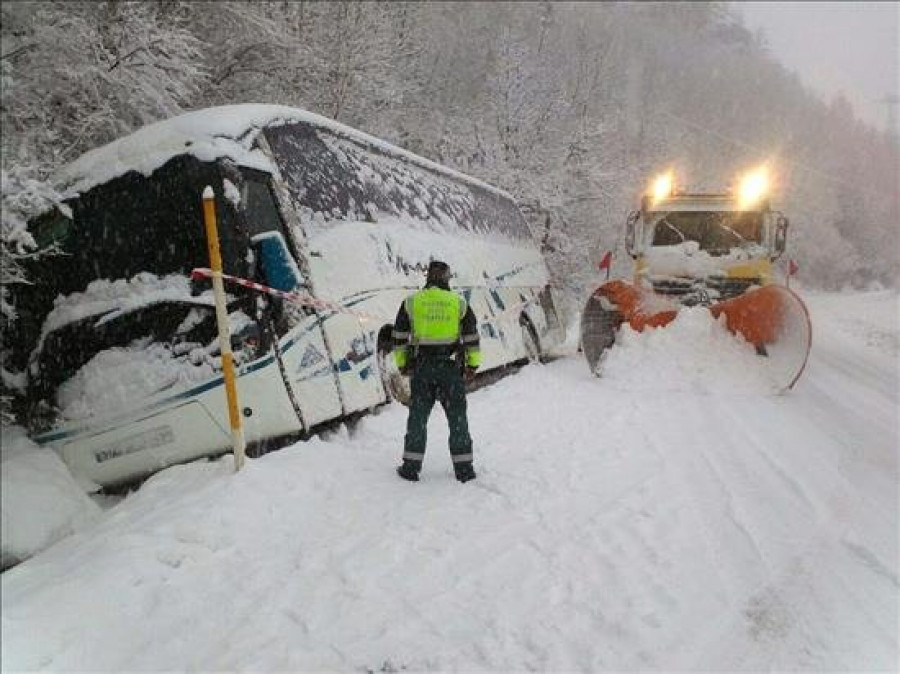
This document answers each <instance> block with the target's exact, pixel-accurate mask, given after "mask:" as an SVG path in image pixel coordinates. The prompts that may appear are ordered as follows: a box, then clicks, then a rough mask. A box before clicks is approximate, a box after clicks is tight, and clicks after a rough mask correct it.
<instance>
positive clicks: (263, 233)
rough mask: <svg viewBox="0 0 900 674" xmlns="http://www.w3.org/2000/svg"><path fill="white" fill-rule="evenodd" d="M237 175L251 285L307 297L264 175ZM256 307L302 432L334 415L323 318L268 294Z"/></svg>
mask: <svg viewBox="0 0 900 674" xmlns="http://www.w3.org/2000/svg"><path fill="white" fill-rule="evenodd" d="M242 173H243V175H244V182H243V185H242V189H241V203H242V205H243V210H244V214H245V217H246V222H247V226H248V228H249V234H250V238H251V241H252V243H253V250H254V255H255V257H256V270H257V274H256V276H257V278H256V279H255V280H258V281H259V282H261V283H264V284H265V285H268V286H270V287H272V288H275V289H276V290H283V291H287V292H297V293H298V294H302V295H311V290H310V287H309V283H308V281H307V279H306V278H304V275H303V273H302V272H301V270H300V267H299V265H298V263H297V258H296V255H295V253H294V251H293V250H292V246H290V245H289V243H288V239H287V237H286V235H285V228H284V222H283V219H282V217H281V214H280V212H279V210H278V206H277V203H276V201H275V198H274V195H273V194H272V190H271V187H270V184H269V180H270V178H269V176H268V174H265V173H258V172H256V171H251V170H249V169H243V170H242ZM258 305H259V306H260V311H259V312H258V314H257V316H258V320H259V321H260V322H261V323H262V325H260V329H261V332H262V333H263V334H266V335H267V336H268V338H269V339H271V340H272V341H273V342H274V343H273V344H272V345H271V353H272V355H273V356H275V359H276V360H278V359H280V361H281V362H280V363H278V362H274V363H272V366H271V367H273V368H275V369H274V370H273V371H274V372H276V373H277V374H276V376H277V377H278V379H280V380H281V382H280V384H281V386H280V388H281V389H282V390H281V392H280V394H284V395H289V396H293V398H294V401H292V402H296V403H297V406H298V407H299V408H300V410H301V411H302V415H303V421H304V424H305V426H306V427H307V428H308V427H309V426H312V425H314V424H317V423H319V422H322V421H326V420H328V419H333V418H335V417H338V416H340V415H341V413H342V411H343V410H342V405H341V397H340V394H339V391H338V384H337V377H336V376H335V375H334V372H333V368H332V366H331V359H330V358H329V349H328V345H327V344H326V342H325V335H324V331H323V328H322V324H323V317H322V316H320V315H318V314H317V313H316V312H315V310H314V309H313V308H312V307H309V306H303V305H301V304H296V303H292V302H289V301H287V300H284V299H281V298H277V297H272V296H269V295H262V294H261V295H260V296H259V298H258ZM276 347H277V351H276ZM282 370H283V371H282ZM285 380H287V381H286V382H285ZM288 387H290V390H288Z"/></svg>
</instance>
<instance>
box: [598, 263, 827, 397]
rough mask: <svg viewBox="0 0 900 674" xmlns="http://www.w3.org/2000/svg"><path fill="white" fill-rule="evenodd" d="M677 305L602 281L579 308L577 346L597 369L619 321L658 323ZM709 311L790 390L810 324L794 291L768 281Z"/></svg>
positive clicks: (779, 384) (640, 327)
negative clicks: (722, 318)
mask: <svg viewBox="0 0 900 674" xmlns="http://www.w3.org/2000/svg"><path fill="white" fill-rule="evenodd" d="M679 308H680V307H679V305H678V304H677V303H676V302H674V301H673V300H671V299H668V298H666V297H663V296H660V295H657V294H656V293H653V292H652V291H649V290H643V289H641V288H637V287H635V286H633V285H631V284H630V283H627V282H625V281H620V280H615V281H608V282H607V283H604V284H603V285H602V286H600V287H599V288H597V290H595V291H594V293H593V294H592V295H591V297H590V299H589V300H588V303H587V305H586V306H585V308H584V312H583V313H582V321H581V346H582V350H583V351H584V355H585V358H586V359H587V361H588V365H589V366H590V368H591V370H592V371H593V372H595V373H597V372H598V370H599V365H600V358H601V356H602V355H603V353H604V352H605V351H606V350H607V349H608V348H610V347H611V346H612V345H613V343H614V342H615V335H616V332H617V331H618V329H619V327H620V326H621V325H622V324H623V323H628V324H629V326H630V327H631V328H632V329H634V330H636V331H637V332H642V331H643V330H644V329H645V328H659V327H664V326H666V325H668V324H669V323H671V322H672V321H673V320H674V319H675V317H676V316H677V315H678V310H679ZM709 310H710V312H711V313H712V315H713V316H714V317H715V318H717V319H719V318H720V317H724V323H725V326H726V327H727V328H728V330H729V331H730V332H732V333H734V334H735V335H740V336H741V338H743V339H744V340H745V341H747V342H748V343H749V344H752V345H753V346H754V347H755V349H756V352H757V353H758V354H759V355H760V356H761V358H762V359H764V361H763V364H762V366H763V367H764V368H765V369H766V370H767V372H768V374H769V377H770V379H771V380H772V382H773V384H774V386H775V387H776V388H778V389H779V390H787V389H790V388H791V387H792V386H793V385H794V384H795V383H796V381H797V379H799V378H800V375H801V374H802V372H803V369H804V367H805V366H806V360H807V357H808V356H809V349H810V346H811V344H812V327H811V325H810V320H809V314H808V312H807V310H806V306H805V305H804V304H803V301H802V300H801V299H800V298H799V297H798V296H797V294H796V293H794V292H793V291H791V290H790V289H788V288H786V287H784V286H776V285H770V286H765V287H763V288H758V289H756V290H752V291H750V292H748V293H745V294H743V295H740V296H738V297H735V298H733V299H730V300H726V301H724V302H720V303H718V304H714V305H712V306H711V307H709Z"/></svg>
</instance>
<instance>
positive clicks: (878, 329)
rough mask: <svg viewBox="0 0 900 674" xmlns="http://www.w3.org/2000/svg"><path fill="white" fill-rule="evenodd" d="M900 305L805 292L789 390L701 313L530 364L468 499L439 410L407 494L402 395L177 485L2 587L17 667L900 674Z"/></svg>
mask: <svg viewBox="0 0 900 674" xmlns="http://www.w3.org/2000/svg"><path fill="white" fill-rule="evenodd" d="M897 298H898V295H897V293H896V292H882V293H867V294H862V295H814V296H811V297H807V299H808V300H809V304H810V311H811V315H812V321H813V326H814V346H813V352H812V355H811V357H810V361H809V364H808V366H807V371H806V373H805V375H804V377H803V378H802V379H801V380H800V382H799V384H798V385H797V387H796V388H795V390H794V391H792V392H790V393H789V394H787V395H782V396H776V395H772V394H770V393H768V392H767V390H766V389H765V386H764V385H763V383H762V382H760V381H759V378H758V377H757V376H756V374H755V373H754V372H752V371H748V370H747V368H748V367H752V359H751V360H750V361H748V360H746V359H745V358H744V354H735V355H733V354H731V353H729V352H728V350H727V349H720V350H718V351H711V350H710V349H711V347H710V344H711V342H714V341H716V340H719V339H720V338H721V335H720V334H719V333H718V332H717V331H716V328H718V326H716V325H715V324H713V323H711V322H704V321H703V320H701V319H700V318H698V316H697V315H693V316H692V315H690V314H688V315H687V316H686V318H685V320H682V319H681V318H679V321H676V323H675V324H673V326H672V327H671V328H670V329H668V331H665V333H663V332H662V331H661V332H660V334H656V335H654V334H648V335H644V336H641V337H640V338H634V339H632V340H628V339H623V340H622V344H621V345H620V346H619V347H618V351H617V352H616V351H614V352H613V353H612V354H611V356H610V361H609V363H608V367H607V369H606V372H605V376H604V378H602V379H596V378H594V377H592V376H591V375H589V374H588V372H587V367H586V365H585V364H584V363H583V361H582V360H581V359H580V357H578V356H576V355H570V356H568V357H564V358H561V359H559V360H556V361H554V362H552V363H550V364H547V365H543V366H529V367H527V368H525V369H524V370H522V371H521V372H520V373H518V374H516V375H514V376H511V377H508V378H506V379H504V380H502V381H500V382H499V383H497V384H495V385H493V386H490V387H488V388H484V389H482V390H480V391H477V392H475V393H474V394H472V396H471V397H470V418H471V426H472V434H473V437H474V438H475V440H476V468H477V469H478V471H479V478H478V480H476V481H475V482H473V483H469V484H466V485H460V484H458V483H456V482H455V481H454V480H453V478H452V471H451V468H450V461H449V456H448V454H447V451H446V449H445V434H446V424H445V422H444V420H443V418H442V416H441V415H440V413H439V412H438V413H436V414H435V416H434V417H433V419H432V424H431V427H430V429H431V437H430V444H429V453H428V456H427V457H426V465H425V468H424V470H423V479H422V481H421V482H419V483H417V484H408V483H405V482H402V481H401V480H399V479H398V478H397V476H396V475H395V474H394V472H393V467H394V465H396V463H397V460H398V457H399V453H400V445H401V439H402V433H403V424H404V419H405V410H404V409H403V408H400V407H399V406H396V405H394V406H391V407H388V408H385V409H384V410H382V411H381V412H380V413H379V414H376V415H373V416H370V417H368V418H365V419H364V420H362V421H361V422H360V423H358V424H357V425H356V426H355V427H354V428H353V429H352V431H347V430H346V429H344V430H342V431H341V432H339V433H335V434H333V435H331V436H330V437H327V438H324V439H316V440H313V441H311V442H308V443H301V444H299V445H296V446H294V447H292V448H288V449H285V450H282V451H279V452H275V453H273V454H269V455H267V456H265V457H263V458H261V459H258V460H255V461H251V462H249V464H248V466H247V468H246V469H245V470H244V471H242V472H241V473H239V474H237V475H234V474H232V472H231V461H230V460H229V459H225V460H220V461H217V462H210V463H197V464H192V465H188V466H180V467H176V468H172V469H169V470H166V471H164V472H163V473H160V474H158V475H157V476H155V477H154V478H152V479H151V480H149V481H148V482H147V483H146V484H145V485H144V486H143V487H142V488H141V489H140V490H139V491H137V492H135V493H134V494H132V495H130V496H129V497H128V498H126V499H125V500H124V501H122V502H121V503H120V504H118V505H117V506H115V507H114V508H112V509H111V510H109V511H108V512H107V513H106V514H105V515H104V517H103V518H102V519H101V520H100V521H99V522H98V523H97V524H96V525H95V526H93V527H92V528H90V529H88V530H86V531H83V532H81V533H79V534H76V535H74V536H72V537H70V538H68V539H66V540H64V541H62V542H61V543H59V544H57V545H56V546H54V547H53V548H51V549H49V550H48V551H46V552H45V553H43V554H41V555H39V556H37V557H35V558H33V559H31V560H30V561H28V562H26V563H23V564H21V565H19V566H18V567H16V568H14V569H12V570H10V571H8V572H7V573H5V574H4V575H3V577H2V608H3V613H2V666H3V670H4V671H17V670H30V669H43V670H48V671H66V670H77V669H81V670H91V671H118V672H121V671H134V670H179V671H183V670H241V671H248V670H250V671H273V670H280V671H288V670H290V671H311V670H316V671H321V670H339V671H366V670H371V671H400V670H407V671H415V670H429V671H433V670H467V671H472V670H481V671H485V670H490V671H510V670H539V671H551V670H552V671H560V670H580V671H596V670H610V669H612V670H633V669H642V670H653V669H661V670H690V669H705V670H729V671H730V670H769V669H776V670H797V669H804V670H824V669H828V670H897V668H898V665H900V662H898V633H900V632H898V630H900V627H898V599H900V574H898V409H900V395H898V386H900V383H898V382H900V373H898V354H900V328H898V325H897V316H898V299H897ZM679 331H681V333H682V334H680V335H679ZM679 340H680V341H679ZM732 356H733V357H732ZM754 358H755V357H754ZM748 363H749V364H750V365H748Z"/></svg>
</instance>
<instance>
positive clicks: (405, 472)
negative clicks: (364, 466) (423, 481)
mask: <svg viewBox="0 0 900 674" xmlns="http://www.w3.org/2000/svg"><path fill="white" fill-rule="evenodd" d="M421 467H422V466H421V464H420V463H418V462H414V461H404V462H403V465H402V466H398V467H397V475H399V476H400V477H402V478H403V479H404V480H409V481H410V482H418V481H419V469H420V468H421ZM453 470H454V472H455V473H456V479H457V480H459V481H460V482H468V481H469V480H474V479H475V477H476V475H475V469H474V468H473V467H472V462H471V461H466V462H465V463H456V464H454V465H453Z"/></svg>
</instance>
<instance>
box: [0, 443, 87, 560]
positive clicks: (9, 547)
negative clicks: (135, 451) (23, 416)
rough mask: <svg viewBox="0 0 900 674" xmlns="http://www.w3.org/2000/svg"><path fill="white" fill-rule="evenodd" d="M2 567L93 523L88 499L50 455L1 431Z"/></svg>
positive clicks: (52, 455) (50, 452)
mask: <svg viewBox="0 0 900 674" xmlns="http://www.w3.org/2000/svg"><path fill="white" fill-rule="evenodd" d="M0 436H2V446H3V453H2V460H0V482H2V486H0V496H2V508H0V512H2V527H0V533H2V554H0V556H2V566H3V568H6V567H7V566H10V565H11V564H14V563H16V562H19V561H22V560H24V559H28V558H29V557H32V556H33V555H35V554H37V553H38V552H40V551H41V550H44V549H45V548H48V547H50V546H51V545H52V544H53V543H56V542H57V541H59V540H61V539H62V538H65V537H66V536H68V535H70V534H72V533H73V532H75V531H79V530H81V529H82V528H84V527H86V526H87V525H89V524H90V523H92V522H93V521H95V520H96V519H97V518H98V517H99V516H100V513H101V510H100V507H99V506H98V505H97V504H96V503H94V502H93V501H92V500H91V499H90V497H88V496H87V495H86V494H85V492H84V490H83V489H82V487H80V486H79V485H78V484H77V483H76V481H75V480H74V479H73V477H72V475H71V474H70V473H69V469H68V468H67V467H66V465H65V464H64V463H63V462H62V461H61V460H60V458H59V456H58V455H57V454H56V452H54V451H52V450H49V449H41V448H39V447H38V446H37V445H35V444H34V443H32V442H31V441H30V440H28V438H27V437H26V436H25V432H24V430H23V429H21V428H16V427H5V426H4V427H2V430H0Z"/></svg>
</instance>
